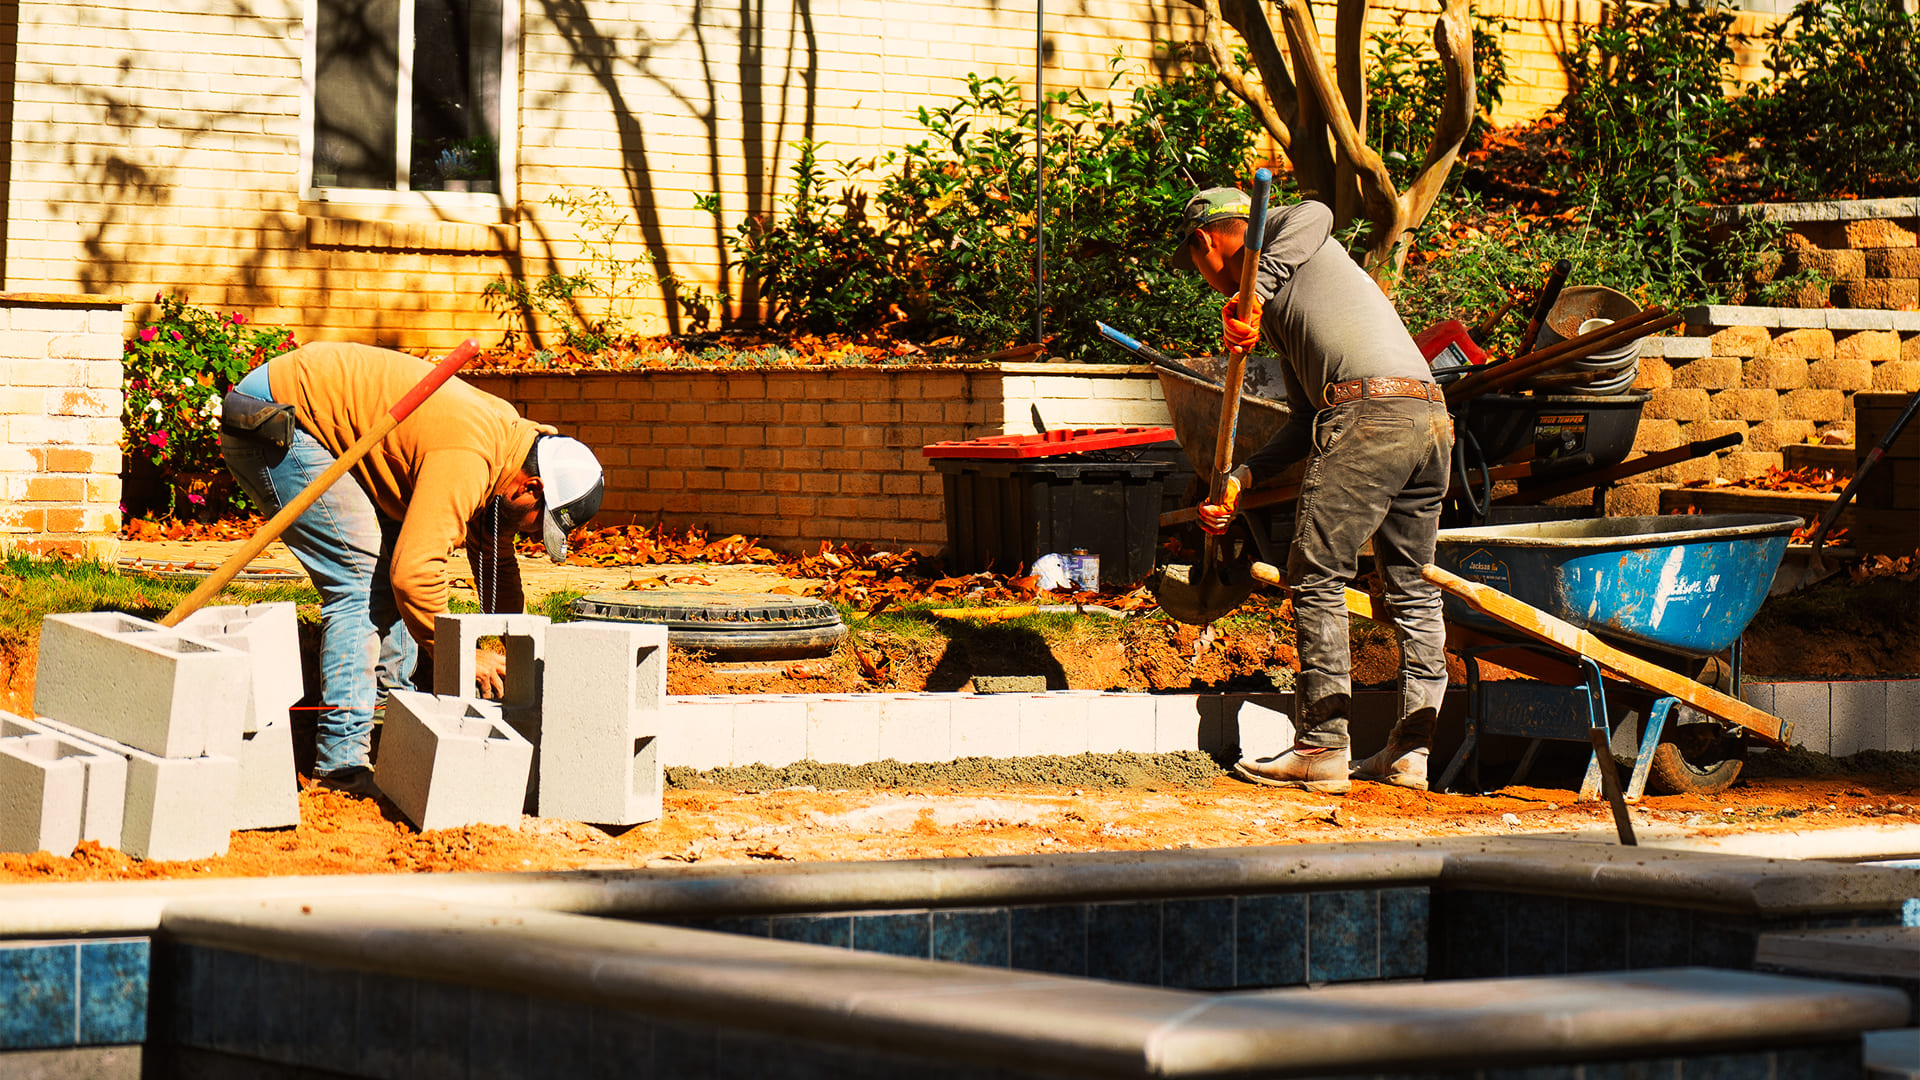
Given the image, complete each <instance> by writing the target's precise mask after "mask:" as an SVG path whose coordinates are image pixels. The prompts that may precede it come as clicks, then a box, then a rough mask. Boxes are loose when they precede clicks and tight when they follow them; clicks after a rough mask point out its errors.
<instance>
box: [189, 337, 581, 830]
mask: <svg viewBox="0 0 1920 1080" xmlns="http://www.w3.org/2000/svg"><path fill="white" fill-rule="evenodd" d="M431 367H432V365H430V364H429V363H427V361H425V360H421V359H418V358H415V357H412V356H408V355H406V354H405V353H399V352H393V351H391V350H388V349H379V348H374V347H372V346H369V345H351V344H313V345H307V346H304V347H302V348H299V349H295V350H293V351H292V352H289V353H285V354H282V355H280V356H277V357H274V358H273V359H272V360H270V361H268V362H267V363H265V364H263V365H261V366H260V367H257V368H255V369H253V370H252V371H251V372H248V373H247V376H246V377H245V378H244V379H242V380H240V382H239V384H238V385H236V386H235V387H234V389H233V391H232V392H231V393H229V394H228V395H227V398H226V401H225V402H224V403H223V404H224V406H225V407H224V411H223V414H222V423H221V430H220V455H221V457H222V458H224V459H225V460H226V464H227V469H228V470H229V471H230V472H232V473H233V476H234V479H236V480H238V481H239V482H240V487H241V489H242V490H243V491H245V492H246V493H247V496H248V497H249V498H251V499H252V500H253V501H254V502H255V503H256V504H258V505H259V506H260V508H261V510H262V511H263V512H264V513H267V514H273V513H276V512H277V511H278V510H279V508H280V507H281V505H282V504H283V503H285V502H288V501H290V500H292V499H293V498H294V497H295V496H296V495H298V494H299V493H300V492H301V491H302V490H304V489H305V488H306V486H307V485H308V484H309V483H311V482H312V481H313V479H314V478H315V477H317V476H319V475H320V474H321V473H323V472H325V471H326V470H327V468H328V467H329V466H331V465H332V464H333V463H334V461H335V460H337V458H338V457H339V455H341V454H343V453H344V452H345V451H346V450H347V448H348V447H350V446H352V445H353V444H354V443H355V442H356V441H358V440H359V438H360V436H361V435H362V434H364V433H365V432H367V431H369V430H372V429H373V428H374V426H375V425H376V424H377V423H379V422H380V421H381V419H382V418H384V417H386V416H387V414H388V412H389V410H391V409H392V408H393V406H394V403H395V402H397V401H399V400H400V398H401V397H402V396H403V395H405V394H406V393H407V391H409V390H411V389H412V388H413V387H414V386H415V385H416V384H418V383H419V382H420V381H421V379H423V378H424V377H425V376H426V374H427V372H428V371H429V370H431ZM352 476H353V482H352V483H345V482H342V483H336V484H334V485H333V486H332V487H331V488H329V489H328V490H327V492H326V493H325V494H324V495H322V496H321V497H320V499H319V501H318V502H316V503H314V504H313V505H312V506H310V507H308V508H307V511H306V512H305V513H303V514H301V515H300V517H299V518H298V519H296V520H295V521H294V522H293V524H292V525H290V526H289V527H288V528H287V531H286V532H285V533H284V534H283V535H282V536H281V539H282V540H284V541H285V542H286V545H287V546H288V547H289V548H291V549H293V553H294V554H295V555H296V556H298V557H299V559H300V564H301V565H302V566H304V567H306V570H307V574H308V576H310V577H311V578H312V579H313V584H314V586H315V588H317V589H318V590H319V591H320V618H321V630H320V676H321V685H322V693H323V694H324V695H325V698H326V702H327V705H326V709H325V711H324V712H322V713H321V714H320V719H319V721H318V724H317V726H318V728H319V739H318V747H317V751H316V755H315V761H314V782H315V784H317V785H320V786H325V787H329V788H333V789H336V790H341V791H347V792H350V793H353V794H360V795H370V794H373V793H374V790H375V788H374V785H373V774H372V771H371V770H370V768H369V767H368V766H369V755H368V750H369V743H370V740H371V737H372V733H373V715H374V710H375V707H376V705H377V704H378V702H379V700H380V699H382V698H383V697H384V694H385V691H386V690H388V689H390V688H393V687H403V688H404V687H410V686H412V685H414V682H415V667H416V660H417V658H418V657H419V656H421V655H424V656H425V657H426V658H427V664H428V665H430V664H431V661H432V657H433V622H434V618H435V616H437V615H439V614H441V613H442V612H444V611H446V610H447V591H448V583H447V576H448V566H447V562H448V560H449V558H451V556H452V552H453V548H454V545H456V544H459V543H461V542H462V541H463V540H464V541H465V543H466V546H467V559H468V562H469V564H470V565H471V567H472V570H473V581H474V587H475V590H476V591H477V592H478V593H479V596H480V603H481V606H482V608H484V609H485V610H486V611H489V612H498V611H507V612H520V611H523V610H525V598H524V595H523V594H522V592H521V587H520V567H519V564H518V563H517V562H516V561H515V559H514V555H513V538H514V535H515V534H516V533H527V534H530V535H538V536H540V538H541V539H542V541H543V542H544V543H545V545H546V549H547V555H548V557H550V558H551V559H553V561H554V562H559V561H561V560H562V559H564V558H566V554H567V534H568V533H569V532H571V531H572V530H574V529H576V528H579V527H580V526H581V525H583V524H585V523H586V521H587V519H589V518H591V517H592V516H593V515H594V513H595V512H596V511H597V510H599V508H600V499H601V495H602V494H603V492H604V484H603V480H602V477H601V472H600V463H599V462H598V461H597V460H595V458H594V456H593V451H591V450H589V449H587V447H586V446H585V445H584V444H582V443H580V442H579V441H577V440H575V439H570V438H566V437H564V436H561V435H558V434H556V433H555V432H554V429H553V428H550V427H546V426H544V425H540V424H535V423H534V422H533V421H531V420H526V419H523V418H522V417H521V416H520V414H519V413H517V412H515V411H514V408H513V406H512V405H509V404H507V403H506V402H505V401H502V400H500V399H499V398H497V397H494V396H493V395H491V394H487V393H484V392H482V391H480V390H476V389H474V388H473V387H472V386H469V385H467V384H466V383H463V382H461V381H460V380H459V379H449V380H448V381H447V383H446V385H444V386H442V387H441V388H440V389H439V390H438V391H436V392H435V393H433V394H432V395H431V396H430V397H428V398H427V399H426V400H425V401H423V402H422V403H421V404H420V405H419V407H418V408H416V409H415V410H414V412H413V413H412V415H410V416H408V417H407V418H406V420H404V421H403V422H401V424H400V425H399V426H398V427H396V428H394V429H393V431H391V432H389V433H388V434H387V436H386V438H384V439H382V440H381V441H380V443H379V444H378V445H377V446H375V447H374V448H373V449H372V450H371V451H369V452H368V453H367V455H366V456H365V457H363V458H361V459H360V461H359V462H357V463H356V464H355V465H354V466H353V469H352ZM403 623H404V630H405V632H401V630H402V624H403ZM505 667H506V662H505V658H504V657H502V656H500V655H499V654H498V653H492V652H482V653H481V654H480V655H479V657H478V663H477V669H478V678H477V680H476V681H477V682H478V683H479V690H480V692H481V693H482V694H483V695H485V696H487V697H499V696H500V695H501V693H502V692H503V689H504V672H505ZM421 674H422V675H423V676H424V674H425V672H424V671H423V672H422V673H421ZM419 681H420V682H422V683H425V682H426V681H427V680H426V678H424V677H423V678H421V679H420V680H419Z"/></svg>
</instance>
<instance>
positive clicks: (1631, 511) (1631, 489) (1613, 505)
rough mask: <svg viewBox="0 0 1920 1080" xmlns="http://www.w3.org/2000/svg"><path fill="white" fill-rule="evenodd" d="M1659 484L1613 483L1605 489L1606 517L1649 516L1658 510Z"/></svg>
mask: <svg viewBox="0 0 1920 1080" xmlns="http://www.w3.org/2000/svg"><path fill="white" fill-rule="evenodd" d="M1661 490H1662V488H1661V486H1660V485H1659V484H1615V485H1613V486H1612V487H1610V488H1608V489H1607V507H1606V511H1607V516H1608V517H1651V516H1653V515H1655V514H1658V513H1659V512H1660V492H1661Z"/></svg>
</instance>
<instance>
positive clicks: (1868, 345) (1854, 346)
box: [1814, 330, 1900, 390]
mask: <svg viewBox="0 0 1920 1080" xmlns="http://www.w3.org/2000/svg"><path fill="white" fill-rule="evenodd" d="M1833 357H1834V360H1835V362H1836V363H1837V362H1840V361H1848V360H1850V361H1853V362H1855V363H1866V364H1884V363H1886V362H1887V361H1889V360H1898V359H1900V335H1899V334H1898V333H1896V332H1895V331H1893V330H1862V331H1860V332H1859V333H1857V334H1848V335H1847V336H1846V337H1843V338H1841V339H1840V340H1839V341H1838V342H1836V343H1835V344H1834V346H1833ZM1814 385H1815V386H1839V388H1840V389H1842V390H1858V389H1861V387H1859V386H1843V385H1841V384H1839V383H1820V382H1816V383H1814Z"/></svg>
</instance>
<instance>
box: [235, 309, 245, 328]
mask: <svg viewBox="0 0 1920 1080" xmlns="http://www.w3.org/2000/svg"><path fill="white" fill-rule="evenodd" d="M231 319H232V321H233V325H235V326H239V325H240V324H241V323H243V322H246V321H247V317H246V316H245V315H242V314H240V313H239V312H237V311H236V312H234V313H233V315H232V316H231Z"/></svg>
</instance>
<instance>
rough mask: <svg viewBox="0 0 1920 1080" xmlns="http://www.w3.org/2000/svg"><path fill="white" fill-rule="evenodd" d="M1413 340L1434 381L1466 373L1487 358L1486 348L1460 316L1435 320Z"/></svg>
mask: <svg viewBox="0 0 1920 1080" xmlns="http://www.w3.org/2000/svg"><path fill="white" fill-rule="evenodd" d="M1413 343H1414V344H1415V345H1417V346H1419V347H1420V355H1421V357H1422V358H1424V359H1425V360H1426V362H1427V366H1428V367H1430V368H1432V369H1433V378H1434V381H1435V382H1439V383H1449V382H1452V381H1453V380H1455V379H1458V378H1460V377H1461V376H1462V375H1464V374H1466V370H1465V369H1468V368H1471V367H1473V366H1474V365H1477V364H1484V363H1486V362H1487V352H1486V350H1485V349H1482V348H1481V347H1480V345H1479V343H1478V342H1476V341H1474V340H1473V334H1472V332H1471V331H1469V330H1468V329H1467V324H1466V323H1463V322H1461V321H1460V320H1459V319H1447V320H1445V321H1443V322H1437V323H1434V324H1433V325H1432V326H1429V327H1427V328H1426V329H1425V330H1422V331H1420V332H1419V333H1418V334H1415V335H1414V336H1413Z"/></svg>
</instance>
